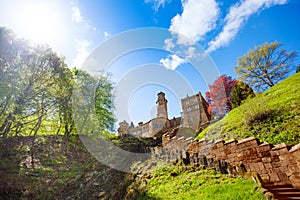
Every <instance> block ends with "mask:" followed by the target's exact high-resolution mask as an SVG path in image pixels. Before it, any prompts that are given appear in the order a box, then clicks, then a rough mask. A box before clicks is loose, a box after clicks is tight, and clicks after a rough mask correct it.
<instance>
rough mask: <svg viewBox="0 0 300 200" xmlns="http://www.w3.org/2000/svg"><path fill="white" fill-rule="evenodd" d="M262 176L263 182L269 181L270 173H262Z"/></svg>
mask: <svg viewBox="0 0 300 200" xmlns="http://www.w3.org/2000/svg"><path fill="white" fill-rule="evenodd" d="M260 178H261V180H262V181H263V182H269V181H270V176H269V175H268V174H260Z"/></svg>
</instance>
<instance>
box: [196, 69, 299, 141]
mask: <svg viewBox="0 0 300 200" xmlns="http://www.w3.org/2000/svg"><path fill="white" fill-rule="evenodd" d="M299 89H300V73H297V74H294V75H292V76H290V77H289V78H287V79H285V80H283V81H282V82H280V83H278V84H277V85H275V86H273V87H272V88H271V89H269V90H267V91H265V92H263V93H261V94H259V95H258V96H256V97H255V98H253V99H248V100H246V101H245V102H244V104H242V105H241V106H240V107H238V108H235V109H233V110H232V111H230V112H229V114H228V115H227V116H225V117H224V118H223V119H222V120H220V121H218V122H216V123H214V124H212V125H211V126H209V127H208V128H206V129H205V130H204V131H202V132H201V133H200V134H199V135H198V136H197V139H201V138H204V137H206V138H208V139H211V138H219V139H220V138H224V139H225V140H226V139H229V138H236V139H242V138H246V137H249V136H255V137H257V138H259V139H260V140H261V141H267V142H269V143H272V144H279V143H282V142H285V143H288V144H297V143H299V142H300V132H299V129H300V92H299Z"/></svg>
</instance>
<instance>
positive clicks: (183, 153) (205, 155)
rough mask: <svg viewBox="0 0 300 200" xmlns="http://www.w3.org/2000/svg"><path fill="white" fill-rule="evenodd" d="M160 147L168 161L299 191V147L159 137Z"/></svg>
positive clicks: (252, 141) (252, 142)
mask: <svg viewBox="0 0 300 200" xmlns="http://www.w3.org/2000/svg"><path fill="white" fill-rule="evenodd" d="M162 144H163V147H164V148H165V149H166V151H167V152H168V154H169V155H170V156H169V158H170V160H171V161H172V160H176V159H177V160H178V159H185V160H187V159H188V162H190V163H192V164H197V165H208V166H212V167H216V166H217V168H219V170H220V171H222V170H223V171H224V170H225V173H231V174H234V173H240V172H241V171H245V172H250V173H251V172H253V173H258V174H259V175H260V177H261V179H262V181H263V182H274V183H275V184H292V185H293V186H294V187H296V188H299V189H300V144H298V145H295V146H289V145H286V144H284V143H283V144H278V145H275V146H273V145H271V144H269V143H267V142H264V143H260V142H259V140H258V139H256V138H254V137H249V138H247V139H244V140H240V141H236V140H229V141H226V142H225V141H223V140H220V141H217V142H215V143H209V142H207V141H205V140H200V141H199V140H192V139H190V138H188V139H186V138H176V137H173V138H172V137H171V136H170V135H168V134H165V135H163V137H162Z"/></svg>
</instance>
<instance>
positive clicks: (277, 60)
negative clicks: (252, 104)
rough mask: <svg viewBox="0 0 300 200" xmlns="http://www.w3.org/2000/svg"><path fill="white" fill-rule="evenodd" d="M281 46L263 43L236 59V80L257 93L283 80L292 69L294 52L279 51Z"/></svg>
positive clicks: (276, 43)
mask: <svg viewBox="0 0 300 200" xmlns="http://www.w3.org/2000/svg"><path fill="white" fill-rule="evenodd" d="M281 46H282V45H281V44H280V43H278V42H276V41H275V42H273V43H271V44H269V43H265V44H263V45H261V46H257V47H255V48H254V49H252V50H250V51H249V52H248V53H247V54H246V55H244V56H243V57H241V58H239V59H238V64H237V66H235V67H234V71H235V72H236V73H237V74H238V79H239V80H242V81H243V82H245V83H247V84H248V85H250V86H251V87H252V88H254V89H255V90H257V91H264V90H266V89H267V88H269V87H272V86H274V85H275V84H276V83H278V82H279V81H280V80H283V79H285V78H286V77H287V76H288V74H289V73H290V72H291V70H292V69H293V68H294V59H295V57H296V56H297V54H296V52H295V51H292V52H289V53H288V52H287V51H286V50H285V49H281Z"/></svg>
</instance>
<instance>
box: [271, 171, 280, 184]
mask: <svg viewBox="0 0 300 200" xmlns="http://www.w3.org/2000/svg"><path fill="white" fill-rule="evenodd" d="M269 176H270V181H271V182H279V181H280V179H279V177H278V175H277V173H275V172H273V173H271V174H269Z"/></svg>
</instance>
